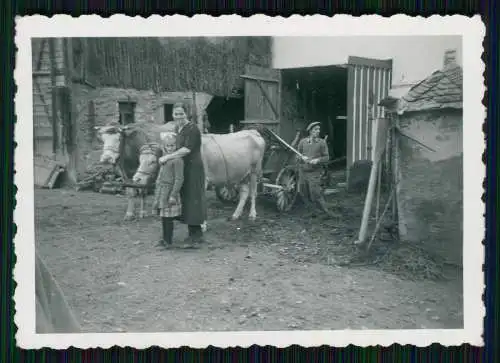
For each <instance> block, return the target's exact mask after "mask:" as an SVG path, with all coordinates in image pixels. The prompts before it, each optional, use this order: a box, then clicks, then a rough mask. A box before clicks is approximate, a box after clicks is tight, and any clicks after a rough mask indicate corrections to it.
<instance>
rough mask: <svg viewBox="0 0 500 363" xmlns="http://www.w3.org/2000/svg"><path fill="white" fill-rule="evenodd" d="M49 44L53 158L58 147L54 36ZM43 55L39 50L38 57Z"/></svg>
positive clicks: (49, 40) (43, 43)
mask: <svg viewBox="0 0 500 363" xmlns="http://www.w3.org/2000/svg"><path fill="white" fill-rule="evenodd" d="M48 44H49V60H50V89H51V92H52V93H51V102H50V103H51V105H52V110H51V113H52V114H51V125H52V156H53V158H54V159H55V158H56V153H57V149H58V147H57V146H58V143H59V141H58V134H59V130H58V122H57V104H56V100H55V98H56V97H55V89H56V72H57V64H56V52H55V44H54V38H49V39H48ZM44 45H45V42H42V47H43V46H44ZM41 57H43V52H42V51H40V58H41Z"/></svg>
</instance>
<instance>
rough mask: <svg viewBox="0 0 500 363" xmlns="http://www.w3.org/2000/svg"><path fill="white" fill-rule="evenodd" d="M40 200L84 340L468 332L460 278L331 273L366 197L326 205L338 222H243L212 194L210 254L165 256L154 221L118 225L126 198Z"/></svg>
mask: <svg viewBox="0 0 500 363" xmlns="http://www.w3.org/2000/svg"><path fill="white" fill-rule="evenodd" d="M35 199H36V200H35V203H36V210H35V213H36V216H35V218H36V222H35V223H36V244H37V248H38V249H39V252H40V254H41V255H42V257H43V258H44V259H45V260H46V262H47V266H48V267H49V268H50V270H51V271H52V273H53V274H54V276H55V277H56V279H58V281H59V283H60V285H61V287H62V288H63V290H64V293H65V294H66V296H67V298H68V301H69V303H70V305H71V306H72V307H73V308H74V310H75V313H76V316H77V317H78V318H79V320H80V322H81V324H82V328H83V330H84V331H85V332H116V331H120V332H156V331H200V330H205V331H206V330H208V331H221V330H288V329H297V330H309V329H311V330H320V329H347V328H349V329H418V328H461V327H462V326H463V314H462V288H461V278H460V274H461V272H459V271H455V270H453V271H452V274H451V275H449V276H448V279H447V280H444V281H430V280H417V281H411V280H408V279H403V278H402V277H398V276H396V275H394V274H391V273H388V272H385V271H384V270H382V269H381V268H380V267H378V266H371V267H367V266H365V267H354V266H350V267H349V266H341V265H339V264H338V262H339V261H340V262H341V261H342V260H346V258H349V256H352V254H353V247H352V240H353V239H354V237H355V236H356V234H357V230H358V228H359V224H360V218H361V211H362V206H363V196H359V195H355V196H352V195H351V196H348V195H336V196H333V197H331V199H332V201H335V200H337V203H336V207H335V209H336V211H337V212H338V213H339V215H340V219H339V220H322V219H320V218H315V219H312V218H305V217H304V213H303V212H301V210H300V209H299V208H297V209H296V210H295V211H293V212H290V213H288V214H282V215H279V214H278V213H277V212H275V210H274V209H273V206H272V205H270V204H269V203H266V202H265V201H262V200H258V205H257V208H258V209H257V213H258V220H257V221H256V222H254V223H252V224H250V223H249V222H248V221H246V220H243V221H240V222H228V221H226V217H227V216H229V215H230V214H231V212H232V208H233V207H232V206H227V205H223V204H221V203H220V202H218V201H217V200H215V198H214V196H213V195H212V193H210V194H209V201H210V202H209V231H208V232H207V233H206V238H207V240H208V244H207V245H206V246H204V247H203V248H201V249H199V250H177V249H174V250H170V251H165V250H161V249H159V248H158V247H156V246H155V244H156V241H157V240H158V237H159V235H160V223H159V221H158V220H157V219H155V218H153V217H148V218H146V219H143V220H136V221H132V222H124V221H123V216H124V212H125V207H126V200H125V198H124V197H123V196H113V195H105V194H97V193H92V192H75V191H73V190H70V189H58V190H40V189H37V190H35ZM149 202H150V201H149ZM175 233H176V238H178V239H182V238H184V237H185V236H186V231H185V226H182V225H177V226H176V230H175Z"/></svg>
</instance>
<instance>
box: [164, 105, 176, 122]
mask: <svg viewBox="0 0 500 363" xmlns="http://www.w3.org/2000/svg"><path fill="white" fill-rule="evenodd" d="M173 108H174V105H173V104H171V103H165V104H164V105H163V122H164V123H167V122H170V121H173V120H174V119H173V118H172V111H173Z"/></svg>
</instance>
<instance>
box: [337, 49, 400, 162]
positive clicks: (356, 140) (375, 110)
mask: <svg viewBox="0 0 500 363" xmlns="http://www.w3.org/2000/svg"><path fill="white" fill-rule="evenodd" d="M348 66H349V70H348V80H347V118H348V119H347V168H348V170H349V168H350V167H351V166H352V164H353V163H355V162H356V161H358V160H372V157H373V150H372V143H373V141H372V136H373V135H374V132H373V129H374V127H375V126H376V120H377V119H379V118H383V117H385V114H384V113H385V111H384V108H383V107H380V106H378V104H379V102H380V101H381V100H382V99H383V98H384V97H386V96H387V95H388V94H389V89H390V88H391V84H392V59H389V60H379V59H369V58H360V57H349V60H348Z"/></svg>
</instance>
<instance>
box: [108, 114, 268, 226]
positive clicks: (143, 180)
mask: <svg viewBox="0 0 500 363" xmlns="http://www.w3.org/2000/svg"><path fill="white" fill-rule="evenodd" d="M174 129H175V126H174V124H173V123H167V124H165V125H161V126H159V125H155V126H151V125H150V126H146V127H145V126H139V125H134V126H132V128H128V129H127V128H123V127H120V126H116V125H113V126H105V127H104V128H100V129H99V135H100V136H99V137H100V139H101V140H102V141H103V143H104V145H103V153H102V156H101V162H103V163H112V164H115V165H116V163H117V162H118V160H119V158H120V157H121V155H122V154H123V156H124V160H123V161H124V163H125V164H127V165H134V166H133V167H135V168H136V172H135V174H134V176H133V177H132V179H133V181H134V183H140V184H143V185H146V184H148V183H151V182H152V181H153V180H152V178H153V177H154V176H156V174H157V171H158V167H159V165H158V157H159V154H158V153H152V152H150V151H149V152H148V148H147V147H146V150H144V145H151V142H152V140H151V137H152V136H148V137H146V136H144V134H150V135H151V131H153V132H154V133H155V135H156V136H155V138H154V139H155V140H156V142H159V140H158V139H159V133H160V132H164V131H172V130H174ZM122 141H125V143H123V144H122ZM141 147H142V148H143V149H142V150H143V153H142V154H141V153H140V150H141ZM265 147H266V143H265V141H264V139H263V137H262V136H261V135H260V134H259V132H258V131H257V130H243V131H238V132H235V133H230V134H224V135H218V134H203V135H202V144H201V155H202V159H203V165H204V169H205V176H206V182H207V183H206V185H208V184H209V183H210V184H211V185H214V186H224V185H237V186H239V191H240V193H239V202H238V205H237V207H236V209H235V211H234V213H233V214H232V216H231V219H233V220H236V219H239V218H240V217H241V215H242V213H243V208H244V207H245V204H246V202H247V200H248V198H249V197H250V211H249V215H248V217H249V219H250V220H254V219H255V218H256V217H257V212H256V208H255V200H256V196H257V182H258V178H259V177H260V176H261V174H262V160H263V157H264V151H265ZM133 161H135V163H134V162H133ZM144 215H145V212H144V197H143V198H142V199H141V212H140V216H144ZM132 217H133V199H132V198H129V207H128V208H127V214H126V216H125V218H126V219H129V218H132ZM205 228H206V224H205V223H204V229H205Z"/></svg>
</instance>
